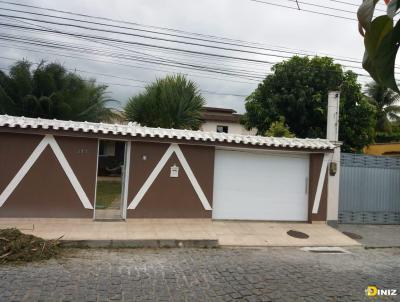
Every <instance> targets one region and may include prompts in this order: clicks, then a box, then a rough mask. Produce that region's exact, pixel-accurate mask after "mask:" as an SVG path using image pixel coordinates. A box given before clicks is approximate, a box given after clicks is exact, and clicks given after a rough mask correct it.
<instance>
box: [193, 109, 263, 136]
mask: <svg viewBox="0 0 400 302" xmlns="http://www.w3.org/2000/svg"><path fill="white" fill-rule="evenodd" d="M241 117H242V115H241V114H237V113H236V111H235V110H233V109H226V108H214V107H203V112H202V121H203V123H202V125H201V126H200V130H202V131H208V132H218V133H231V134H243V135H255V134H256V133H257V130H256V129H252V130H246V129H245V128H244V126H243V125H242V124H240V118H241Z"/></svg>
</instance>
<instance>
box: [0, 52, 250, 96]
mask: <svg viewBox="0 0 400 302" xmlns="http://www.w3.org/2000/svg"><path fill="white" fill-rule="evenodd" d="M0 58H1V59H5V60H11V61H15V62H17V61H18V59H13V58H8V57H3V56H0ZM35 64H36V65H38V64H39V63H35ZM0 69H2V70H5V71H9V70H10V68H7V67H0ZM66 69H67V70H69V71H71V72H83V73H88V74H94V75H100V76H104V77H108V78H117V79H122V80H128V81H133V82H141V83H145V84H146V85H150V84H151V82H148V81H143V80H138V79H134V78H126V77H119V76H114V75H110V74H105V73H99V72H94V71H87V70H82V69H77V68H66ZM83 80H85V79H83ZM96 82H97V83H100V84H105V85H117V86H127V87H134V88H146V86H145V85H132V84H125V83H112V82H103V81H97V80H96ZM200 92H201V93H204V94H214V95H225V96H236V97H244V98H245V97H247V96H248V95H244V94H237V93H227V92H217V91H209V90H203V89H200Z"/></svg>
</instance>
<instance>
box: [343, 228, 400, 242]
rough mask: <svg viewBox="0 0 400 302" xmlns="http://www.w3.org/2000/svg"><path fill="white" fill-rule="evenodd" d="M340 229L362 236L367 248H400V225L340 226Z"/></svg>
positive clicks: (361, 240) (360, 240)
mask: <svg viewBox="0 0 400 302" xmlns="http://www.w3.org/2000/svg"><path fill="white" fill-rule="evenodd" d="M338 229H339V230H340V231H342V232H343V231H344V232H350V233H353V234H357V235H360V236H361V237H362V238H361V239H356V240H357V241H358V242H360V243H361V244H362V245H364V246H365V247H400V225H365V224H340V225H339V227H338Z"/></svg>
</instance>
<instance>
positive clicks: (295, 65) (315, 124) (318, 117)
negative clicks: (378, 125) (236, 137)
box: [243, 56, 375, 151]
mask: <svg viewBox="0 0 400 302" xmlns="http://www.w3.org/2000/svg"><path fill="white" fill-rule="evenodd" d="M272 71H273V74H271V75H268V76H267V77H266V78H265V80H264V81H263V82H262V83H261V84H259V86H258V88H257V89H256V90H255V91H254V92H253V93H252V94H251V95H250V96H249V97H248V98H247V99H246V104H245V107H246V113H245V115H244V118H243V122H244V125H245V126H246V128H248V129H250V128H257V130H258V134H264V133H265V132H266V131H267V130H268V129H269V128H270V127H271V124H272V123H273V122H275V121H277V120H279V117H280V116H283V117H285V121H286V124H287V126H288V127H289V128H290V129H291V131H292V132H293V133H294V134H295V135H296V136H297V137H301V138H306V137H309V138H315V137H325V136H326V116H327V102H328V92H329V91H330V90H337V89H339V87H340V90H341V101H340V133H339V139H340V140H342V141H343V143H344V145H343V148H342V149H343V150H346V151H348V150H354V151H360V150H361V149H362V148H363V147H364V146H365V145H368V144H369V143H371V142H373V139H374V135H375V132H374V127H375V109H374V106H373V105H371V104H369V102H368V101H367V100H366V98H365V97H364V96H363V94H362V93H361V86H360V85H359V84H358V83H357V76H356V75H355V74H354V73H353V72H350V71H348V72H343V70H342V67H341V66H340V65H339V64H334V63H333V60H332V59H331V58H328V57H314V58H311V59H310V58H308V57H298V56H294V57H293V58H291V59H289V60H287V61H284V62H281V63H278V64H276V65H275V66H273V68H272Z"/></svg>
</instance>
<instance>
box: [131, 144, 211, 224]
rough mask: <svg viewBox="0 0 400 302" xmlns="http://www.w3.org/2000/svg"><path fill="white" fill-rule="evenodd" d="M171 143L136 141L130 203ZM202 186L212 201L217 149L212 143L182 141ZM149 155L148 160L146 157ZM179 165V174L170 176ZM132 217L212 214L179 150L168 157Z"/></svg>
mask: <svg viewBox="0 0 400 302" xmlns="http://www.w3.org/2000/svg"><path fill="white" fill-rule="evenodd" d="M169 146H170V144H161V143H143V142H133V143H132V154H131V166H130V177H129V193H128V204H129V203H130V202H131V201H132V199H133V198H134V196H135V195H136V194H137V192H138V191H139V190H140V188H141V187H142V185H143V184H144V182H145V181H146V179H147V178H148V177H149V175H150V173H151V172H152V171H153V170H154V168H155V167H156V165H157V163H158V162H159V161H160V159H161V157H162V156H163V155H164V153H165V151H166V150H167V149H168V147H169ZM179 147H180V148H181V150H182V152H183V154H184V156H185V158H186V160H187V162H188V163H189V165H190V167H191V169H192V171H193V174H194V175H195V177H196V179H197V181H198V183H199V185H200V187H201V188H202V190H203V192H204V194H205V195H206V197H207V199H208V201H209V202H210V204H211V205H212V195H213V175H214V152H215V149H214V148H212V147H202V146H191V145H179ZM143 155H145V156H146V157H147V159H146V160H143V159H142V157H143ZM174 164H176V165H177V166H178V167H179V177H178V178H171V177H170V167H171V166H172V165H174ZM127 217H128V218H210V217H211V211H207V210H204V208H203V205H202V203H201V202H200V199H199V198H198V196H197V194H196V192H195V190H194V188H193V186H192V184H191V183H190V181H189V178H188V177H187V175H186V173H185V171H184V170H183V167H182V165H181V164H180V162H179V160H178V158H177V156H176V155H175V153H174V154H173V155H172V156H171V157H170V159H169V160H168V161H167V163H166V165H165V166H164V168H163V169H162V170H161V172H160V174H159V175H158V177H157V178H156V180H155V181H154V183H153V184H152V185H151V186H150V188H149V190H148V191H147V193H146V194H145V195H144V197H143V199H142V200H141V201H140V203H139V205H138V206H137V207H136V209H134V210H128V213H127Z"/></svg>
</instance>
